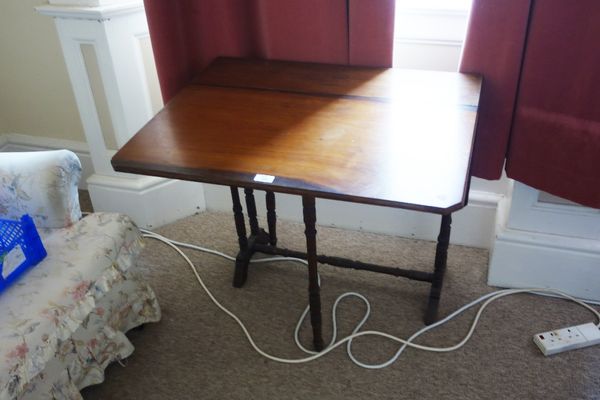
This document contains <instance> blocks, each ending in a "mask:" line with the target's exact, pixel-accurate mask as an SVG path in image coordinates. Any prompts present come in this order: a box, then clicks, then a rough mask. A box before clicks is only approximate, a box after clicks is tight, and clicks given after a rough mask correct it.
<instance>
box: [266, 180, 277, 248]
mask: <svg viewBox="0 0 600 400" xmlns="http://www.w3.org/2000/svg"><path fill="white" fill-rule="evenodd" d="M266 203H267V225H268V227H269V244H270V245H271V246H276V245H277V214H276V213H275V193H273V192H270V191H267V194H266Z"/></svg>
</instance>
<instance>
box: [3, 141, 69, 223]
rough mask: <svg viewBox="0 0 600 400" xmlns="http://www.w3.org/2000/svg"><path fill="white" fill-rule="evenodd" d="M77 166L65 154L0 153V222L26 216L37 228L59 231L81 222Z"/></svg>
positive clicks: (66, 152) (67, 153) (40, 152)
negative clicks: (31, 219) (57, 229)
mask: <svg viewBox="0 0 600 400" xmlns="http://www.w3.org/2000/svg"><path fill="white" fill-rule="evenodd" d="M80 178H81V163H80V162H79V159H78V158H77V156H76V155H75V154H74V153H72V152H71V151H68V150H54V151H35V152H17V153H0V218H4V219H18V218H20V217H21V215H23V214H29V215H30V216H31V217H32V218H33V219H34V221H35V224H36V226H37V227H38V228H63V227H66V226H69V225H71V224H73V223H74V222H76V221H78V220H79V219H80V218H81V209H80V208H79V195H78V192H77V185H78V184H79V179H80Z"/></svg>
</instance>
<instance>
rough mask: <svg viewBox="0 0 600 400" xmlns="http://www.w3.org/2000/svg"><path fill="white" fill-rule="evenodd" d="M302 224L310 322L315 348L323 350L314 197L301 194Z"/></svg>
mask: <svg viewBox="0 0 600 400" xmlns="http://www.w3.org/2000/svg"><path fill="white" fill-rule="evenodd" d="M302 208H303V213H304V226H305V231H304V233H305V235H306V253H307V261H308V293H309V304H310V322H311V325H312V329H313V344H314V346H315V350H317V351H321V350H323V334H322V327H321V296H320V293H319V290H320V289H319V277H318V273H317V229H316V227H315V223H316V221H317V213H316V209H315V198H314V197H310V196H302Z"/></svg>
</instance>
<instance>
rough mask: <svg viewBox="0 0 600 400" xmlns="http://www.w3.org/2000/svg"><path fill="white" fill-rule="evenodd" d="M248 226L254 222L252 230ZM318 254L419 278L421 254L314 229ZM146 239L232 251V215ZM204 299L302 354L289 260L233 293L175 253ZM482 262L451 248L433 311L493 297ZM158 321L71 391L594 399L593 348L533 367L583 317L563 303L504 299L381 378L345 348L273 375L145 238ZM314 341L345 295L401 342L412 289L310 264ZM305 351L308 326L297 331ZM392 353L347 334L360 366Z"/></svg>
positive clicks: (416, 247) (215, 270)
mask: <svg viewBox="0 0 600 400" xmlns="http://www.w3.org/2000/svg"><path fill="white" fill-rule="evenodd" d="M261 225H262V226H265V225H266V224H265V223H264V221H263V222H262V223H261ZM318 230H319V232H318V248H319V252H320V253H324V254H328V255H340V256H345V257H348V258H352V259H359V260H362V261H370V262H374V263H380V264H384V265H397V266H405V267H414V268H417V269H423V270H431V266H432V265H433V255H434V248H435V244H434V243H431V242H426V241H418V240H410V239H399V238H395V237H390V236H385V235H376V234H370V233H364V232H355V231H346V230H341V229H335V228H325V227H321V228H319V229H318ZM158 231H159V232H160V233H162V234H164V235H166V236H168V237H171V238H173V239H177V240H180V241H187V242H192V243H196V244H200V245H203V246H206V247H209V248H214V249H218V250H221V251H224V252H226V253H228V254H232V255H233V254H235V253H236V244H237V240H236V235H235V229H234V224H233V218H232V216H231V215H229V214H221V213H202V214H199V215H195V216H191V217H188V218H185V219H182V220H180V221H178V222H175V223H173V224H171V225H168V226H164V227H162V228H160V229H159V230H158ZM278 236H279V240H280V243H279V244H280V245H281V246H283V247H288V248H295V249H298V250H302V248H303V245H304V243H305V242H304V235H303V227H302V225H300V224H296V223H290V222H285V221H283V222H280V223H279V225H278ZM187 253H188V254H190V255H191V258H192V260H193V261H194V262H195V263H196V264H197V265H198V267H199V271H200V274H201V275H202V277H203V279H205V281H206V283H207V285H208V287H209V288H210V289H211V290H212V291H213V293H214V295H215V296H216V297H217V298H218V299H219V300H220V301H222V303H223V304H224V305H225V306H226V307H228V308H229V309H230V310H232V311H234V312H235V313H236V314H237V315H238V316H239V317H240V318H241V319H242V320H243V321H244V323H245V324H246V325H247V327H248V328H249V330H250V332H251V333H252V335H253V336H254V338H255V340H256V342H257V344H258V345H259V346H260V347H261V348H262V349H263V350H265V351H267V352H269V353H271V354H274V355H277V356H280V357H290V358H299V357H303V353H301V352H300V351H299V350H298V349H297V348H296V347H295V345H294V343H293V329H294V326H295V324H296V321H297V318H298V317H299V315H300V314H301V312H302V310H303V309H304V307H305V306H306V303H307V274H306V267H305V266H303V265H300V264H296V263H290V262H274V263H270V264H257V265H253V266H251V267H250V271H249V278H248V281H247V283H246V285H245V286H244V287H243V288H241V289H235V288H233V287H232V286H231V280H232V273H233V263H232V262H230V261H227V260H225V259H222V258H219V257H216V256H212V255H207V254H202V253H198V252H192V251H187ZM487 262H488V252H487V251H485V250H481V249H474V248H468V247H461V246H451V247H450V249H449V255H448V270H447V273H446V279H445V284H444V290H443V292H442V300H441V304H440V315H446V314H448V313H450V312H452V311H453V310H455V309H457V308H458V307H460V306H461V305H463V304H465V303H467V302H469V301H471V300H473V299H475V298H477V297H479V296H481V295H483V294H485V293H487V292H490V291H492V290H493V288H490V287H488V286H487V285H486V283H485V282H486V271H487ZM138 268H140V269H141V270H142V271H143V272H144V273H145V274H146V276H147V279H148V281H149V283H150V284H151V286H152V287H153V288H154V290H155V292H156V294H157V296H158V300H159V302H160V304H161V307H162V311H163V318H162V320H161V321H160V322H159V323H155V324H148V325H146V326H145V327H144V328H143V329H140V330H133V331H131V332H129V333H128V336H129V337H130V339H131V341H132V342H133V344H134V346H135V348H136V350H135V352H134V353H133V355H132V356H131V357H129V358H128V359H127V360H125V367H122V366H121V365H119V364H117V363H113V364H112V365H110V366H109V367H108V368H107V370H106V380H105V382H104V383H102V384H100V385H96V386H92V387H89V388H86V389H84V390H83V391H82V394H83V396H84V398H86V399H144V400H151V399H224V398H226V399H305V398H309V397H310V398H318V399H366V398H374V399H545V400H548V399H600V346H596V347H593V348H588V349H584V350H577V351H572V352H568V353H564V354H560V355H557V356H553V357H544V356H543V355H542V354H541V352H540V351H539V350H538V349H537V347H536V346H535V345H534V343H533V342H532V335H533V334H535V333H539V332H543V331H547V330H550V329H553V328H561V327H565V326H570V325H575V324H580V323H585V322H589V321H592V320H593V315H592V314H591V313H589V311H586V310H585V309H583V308H582V307H580V306H578V305H575V304H573V303H570V302H567V301H564V300H558V299H551V298H542V297H538V296H533V295H526V294H524V295H516V296H510V297H508V298H504V299H502V300H500V301H498V302H496V303H494V304H492V305H491V306H490V307H489V308H488V309H487V312H485V313H484V315H483V317H482V318H481V322H480V325H479V327H478V329H477V330H476V332H475V334H474V335H473V338H472V339H471V341H469V342H468V343H467V344H466V345H465V346H464V347H463V348H461V349H459V350H457V351H454V352H451V353H429V352H423V351H418V350H413V349H408V350H407V351H405V353H404V354H403V355H402V356H401V357H400V358H399V359H398V360H397V362H396V363H394V364H393V365H391V366H390V367H388V368H386V369H383V370H365V369H362V368H359V367H357V366H356V365H354V364H353V363H352V362H351V361H350V360H349V359H348V357H347V355H346V352H345V348H344V347H342V348H338V349H336V350H334V351H333V352H332V353H330V354H329V355H327V356H326V357H323V358H321V359H319V360H316V361H313V362H311V363H308V364H300V365H286V364H280V363H276V362H272V361H269V360H266V359H265V358H262V357H261V356H259V355H258V354H257V353H255V352H254V351H253V350H252V349H251V347H250V345H249V344H248V342H247V341H246V339H245V337H244V336H243V334H242V331H241V329H240V328H239V327H238V326H237V325H236V324H235V322H234V321H233V320H232V319H231V318H229V317H228V316H227V315H225V314H224V313H223V312H221V311H220V310H219V309H217V307H216V306H215V305H213V304H212V303H211V302H210V300H209V299H208V297H207V295H206V294H205V293H204V292H203V291H202V289H201V288H200V286H199V285H198V283H197V282H196V280H195V279H194V277H193V275H192V273H191V271H190V270H189V269H188V267H187V264H185V262H184V261H183V260H182V259H181V258H180V257H179V256H177V255H176V254H175V253H174V252H173V250H171V249H169V248H168V247H167V246H165V245H163V244H161V243H158V242H156V241H151V240H147V241H146V247H145V249H144V250H143V253H142V255H141V257H140V259H139V262H138ZM319 271H320V274H321V277H322V291H321V293H322V307H323V318H324V333H325V340H326V341H327V340H328V339H329V337H330V336H329V335H330V332H331V319H330V316H329V313H330V310H331V306H332V304H333V302H334V300H335V298H336V297H337V296H339V295H340V294H342V293H344V292H346V291H358V292H360V293H362V294H363V295H365V296H367V297H368V298H369V300H370V301H371V306H372V315H371V318H370V319H369V321H368V322H367V324H366V325H365V327H364V329H373V330H380V331H385V332H389V333H391V334H394V335H397V336H400V337H408V336H410V335H411V334H412V333H413V332H414V331H416V330H418V329H420V328H421V327H422V326H423V322H422V317H423V312H424V308H425V305H426V299H427V295H428V292H429V285H428V284H426V283H420V282H414V281H409V280H406V279H402V278H393V277H390V276H385V275H380V274H374V273H370V272H366V271H354V270H344V269H339V268H335V267H330V266H325V265H323V266H322V265H320V266H319ZM363 312H364V307H363V305H362V304H361V303H360V302H358V301H357V300H354V299H350V300H348V301H347V302H345V303H342V304H341V306H340V307H339V310H338V314H339V318H338V328H339V334H340V335H342V336H345V335H347V334H349V333H350V332H351V330H352V329H353V327H354V324H355V323H356V322H357V321H359V320H360V319H361V317H362V315H363ZM473 315H474V311H470V312H468V313H466V314H465V315H463V316H461V317H459V318H457V319H455V320H453V321H452V322H450V323H448V324H447V325H445V326H443V327H441V328H438V329H437V330H435V331H434V332H431V333H427V334H426V335H424V336H423V337H422V338H421V339H419V340H418V342H420V343H426V344H429V345H433V346H447V345H451V344H454V343H456V342H457V341H459V340H460V339H461V338H462V337H463V336H464V335H465V333H466V331H467V330H468V327H469V323H470V321H471V320H472V318H473ZM301 339H302V341H303V343H305V345H309V344H310V327H309V324H308V323H307V324H306V325H305V326H304V328H303V329H302V331H301ZM397 348H398V345H397V344H394V343H390V342H389V341H386V340H384V339H380V338H360V339H358V340H356V342H355V343H354V345H353V350H354V353H355V355H356V356H357V357H358V358H359V359H360V360H362V361H365V362H382V361H384V360H387V358H388V357H390V356H391V355H392V354H394V352H395V350H396V349H397Z"/></svg>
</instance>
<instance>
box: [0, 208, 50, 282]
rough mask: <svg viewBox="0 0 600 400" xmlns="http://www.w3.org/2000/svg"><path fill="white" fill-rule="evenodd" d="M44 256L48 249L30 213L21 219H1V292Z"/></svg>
mask: <svg viewBox="0 0 600 400" xmlns="http://www.w3.org/2000/svg"><path fill="white" fill-rule="evenodd" d="M44 257H46V249H45V248H44V245H43V244H42V241H41V239H40V235H39V234H38V232H37V229H35V224H34V223H33V220H32V219H31V217H30V216H29V215H27V214H25V215H23V216H22V217H21V220H20V221H10V220H5V219H0V293H1V292H2V291H3V290H5V289H6V288H7V287H8V286H9V285H10V284H11V283H13V282H14V281H15V280H16V279H17V278H18V277H19V276H20V275H22V274H23V273H24V272H25V271H26V270H27V269H28V268H29V267H32V266H34V265H36V264H37V263H39V262H40V261H41V260H43V259H44Z"/></svg>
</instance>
